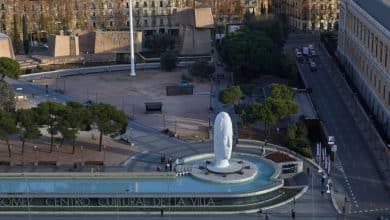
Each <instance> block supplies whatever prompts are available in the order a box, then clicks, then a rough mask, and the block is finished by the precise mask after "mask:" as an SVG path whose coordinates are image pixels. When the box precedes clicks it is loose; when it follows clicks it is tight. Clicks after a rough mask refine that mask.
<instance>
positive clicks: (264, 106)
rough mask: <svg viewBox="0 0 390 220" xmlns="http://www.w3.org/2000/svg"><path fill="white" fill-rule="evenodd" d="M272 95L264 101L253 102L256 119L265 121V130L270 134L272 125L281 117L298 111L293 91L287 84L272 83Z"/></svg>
mask: <svg viewBox="0 0 390 220" xmlns="http://www.w3.org/2000/svg"><path fill="white" fill-rule="evenodd" d="M270 90H271V95H270V96H269V97H268V98H267V99H266V100H265V101H264V103H254V104H252V111H253V114H254V116H255V117H256V119H258V120H260V121H263V122H264V131H265V134H266V135H268V134H269V132H270V129H271V127H272V126H274V125H276V123H278V122H279V121H280V120H281V119H283V118H285V117H288V116H290V115H293V114H296V113H297V112H298V109H299V107H298V105H297V104H296V103H295V102H294V100H293V98H294V97H293V96H294V94H293V92H292V90H291V89H290V88H288V87H287V86H285V85H280V84H272V85H271V86H270Z"/></svg>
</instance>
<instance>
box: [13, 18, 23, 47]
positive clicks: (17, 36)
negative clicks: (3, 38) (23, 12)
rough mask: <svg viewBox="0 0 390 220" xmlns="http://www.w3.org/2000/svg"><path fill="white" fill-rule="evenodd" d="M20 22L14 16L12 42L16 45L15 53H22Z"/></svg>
mask: <svg viewBox="0 0 390 220" xmlns="http://www.w3.org/2000/svg"><path fill="white" fill-rule="evenodd" d="M18 27H19V22H18V17H17V16H16V15H14V16H13V31H12V41H13V43H14V48H15V52H16V53H19V52H20V46H21V42H20V33H19V28H18Z"/></svg>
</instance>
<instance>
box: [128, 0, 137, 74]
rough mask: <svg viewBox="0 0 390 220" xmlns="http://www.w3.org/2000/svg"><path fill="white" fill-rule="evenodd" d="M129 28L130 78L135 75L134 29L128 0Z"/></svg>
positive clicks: (130, 2) (130, 1) (131, 4)
mask: <svg viewBox="0 0 390 220" xmlns="http://www.w3.org/2000/svg"><path fill="white" fill-rule="evenodd" d="M129 26H130V62H131V72H130V76H136V75H135V63H134V62H135V61H134V27H133V1H132V0H129Z"/></svg>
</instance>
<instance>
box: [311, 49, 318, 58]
mask: <svg viewBox="0 0 390 220" xmlns="http://www.w3.org/2000/svg"><path fill="white" fill-rule="evenodd" d="M310 54H311V56H313V57H315V56H317V53H316V51H315V50H314V49H313V50H310Z"/></svg>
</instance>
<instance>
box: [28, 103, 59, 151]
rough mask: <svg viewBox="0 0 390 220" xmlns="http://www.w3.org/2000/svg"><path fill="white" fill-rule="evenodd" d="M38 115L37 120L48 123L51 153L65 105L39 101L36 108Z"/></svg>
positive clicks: (40, 122)
mask: <svg viewBox="0 0 390 220" xmlns="http://www.w3.org/2000/svg"><path fill="white" fill-rule="evenodd" d="M34 110H35V111H36V112H35V114H36V115H37V121H38V122H39V123H38V124H40V125H47V126H48V128H47V132H48V133H49V134H50V153H51V152H52V151H53V145H54V135H56V134H57V133H58V131H59V129H60V125H61V124H60V122H61V116H62V115H63V114H64V110H65V107H64V105H62V104H61V103H57V102H43V103H39V104H38V106H37V108H35V109H34Z"/></svg>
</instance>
